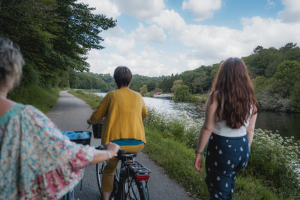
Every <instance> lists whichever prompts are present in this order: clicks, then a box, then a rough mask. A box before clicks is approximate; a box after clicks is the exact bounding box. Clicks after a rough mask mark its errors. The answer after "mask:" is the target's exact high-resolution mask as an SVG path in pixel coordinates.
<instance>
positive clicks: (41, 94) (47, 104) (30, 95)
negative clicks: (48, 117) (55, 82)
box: [8, 84, 60, 113]
mask: <svg viewBox="0 0 300 200" xmlns="http://www.w3.org/2000/svg"><path fill="white" fill-rule="evenodd" d="M59 91H60V89H58V88H50V87H46V88H41V87H39V86H38V85H33V84H32V85H27V86H26V87H24V86H19V87H17V88H15V89H14V90H12V91H11V92H10V93H9V94H8V98H9V99H11V100H13V101H15V102H18V103H22V104H30V105H33V106H34V107H36V108H38V109H39V110H41V111H42V112H43V113H47V112H48V111H49V110H50V109H51V108H53V106H55V104H56V103H57V100H58V98H59Z"/></svg>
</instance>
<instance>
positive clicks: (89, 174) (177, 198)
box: [47, 91, 193, 200]
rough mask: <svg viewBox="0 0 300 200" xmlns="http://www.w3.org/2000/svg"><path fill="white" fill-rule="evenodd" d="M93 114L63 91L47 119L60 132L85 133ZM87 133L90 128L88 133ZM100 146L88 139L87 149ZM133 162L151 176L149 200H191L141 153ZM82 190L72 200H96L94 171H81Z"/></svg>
mask: <svg viewBox="0 0 300 200" xmlns="http://www.w3.org/2000/svg"><path fill="white" fill-rule="evenodd" d="M92 112H93V110H92V109H91V107H90V106H89V105H88V104H86V103H85V102H84V101H82V100H80V99H78V98H76V97H74V96H73V95H71V94H69V93H67V92H66V91H62V92H60V98H59V100H58V102H57V104H56V105H55V106H54V108H53V109H51V110H50V111H49V112H48V114H47V116H48V117H49V118H50V119H51V120H52V121H53V122H54V123H55V124H56V125H57V126H58V128H59V129H60V130H61V131H70V130H71V131H79V130H80V131H85V130H88V129H87V127H88V125H87V123H86V120H87V119H88V118H89V116H90V115H91V114H92ZM89 131H91V128H90V129H89ZM99 144H100V140H97V139H92V142H91V145H92V146H96V145H99ZM137 161H138V162H140V163H141V164H143V165H145V166H146V167H147V168H149V169H150V170H151V171H152V173H151V177H150V180H149V183H148V184H149V193H150V199H151V200H169V199H170V200H185V199H187V200H188V199H193V198H191V197H189V195H188V194H187V192H186V191H185V190H184V189H183V188H182V187H181V186H180V185H178V184H177V183H176V182H174V181H173V180H171V179H170V178H169V177H168V176H167V175H166V174H165V173H164V171H163V169H162V168H161V167H159V166H157V165H155V164H154V162H153V161H151V160H150V159H148V158H147V156H146V155H145V154H143V153H139V154H138V158H137ZM82 183H83V185H82V190H80V184H78V185H77V186H76V187H75V199H76V200H77V199H78V198H79V199H80V200H97V199H100V193H99V190H98V185H97V180H96V167H95V165H94V166H89V167H87V168H86V169H85V174H84V177H83V181H82Z"/></svg>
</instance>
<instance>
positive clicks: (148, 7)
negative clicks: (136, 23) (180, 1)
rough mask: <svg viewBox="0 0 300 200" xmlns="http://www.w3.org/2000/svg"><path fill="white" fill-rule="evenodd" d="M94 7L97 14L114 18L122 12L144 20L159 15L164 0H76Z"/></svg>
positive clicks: (163, 6) (163, 5)
mask: <svg viewBox="0 0 300 200" xmlns="http://www.w3.org/2000/svg"><path fill="white" fill-rule="evenodd" d="M78 2H83V3H85V4H89V5H90V7H95V8H96V11H94V13H97V14H105V15H106V16H107V17H113V18H114V19H115V18H116V17H118V16H119V15H121V14H122V13H125V14H128V15H130V16H133V17H136V18H138V19H142V20H146V19H149V18H151V17H153V16H156V15H159V14H160V12H161V11H162V10H163V9H164V8H165V4H164V0H126V1H125V0H78Z"/></svg>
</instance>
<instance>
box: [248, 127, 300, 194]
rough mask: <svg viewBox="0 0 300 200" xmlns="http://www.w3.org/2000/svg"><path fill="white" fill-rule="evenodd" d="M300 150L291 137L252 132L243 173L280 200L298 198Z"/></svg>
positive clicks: (257, 131) (258, 130)
mask: <svg viewBox="0 0 300 200" xmlns="http://www.w3.org/2000/svg"><path fill="white" fill-rule="evenodd" d="M299 158H300V148H299V144H297V143H296V142H295V141H294V139H293V137H291V138H287V137H286V138H282V137H281V136H280V135H279V134H273V133H271V132H269V131H267V132H264V131H262V130H261V129H257V130H255V136H254V139H253V143H252V146H251V152H250V157H249V162H248V166H247V167H246V173H247V174H251V175H254V176H255V177H257V178H259V179H262V180H264V182H265V183H266V184H267V185H269V186H271V187H273V188H275V189H276V191H277V192H278V194H280V195H283V196H284V197H291V196H293V195H300V183H299V180H300V174H299V173H297V169H299Z"/></svg>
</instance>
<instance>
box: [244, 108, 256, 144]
mask: <svg viewBox="0 0 300 200" xmlns="http://www.w3.org/2000/svg"><path fill="white" fill-rule="evenodd" d="M256 118H257V113H256V114H255V115H252V116H251V118H250V120H249V126H248V127H247V128H246V130H247V137H248V141H249V147H251V144H252V140H253V136H254V128H255V122H256Z"/></svg>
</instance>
